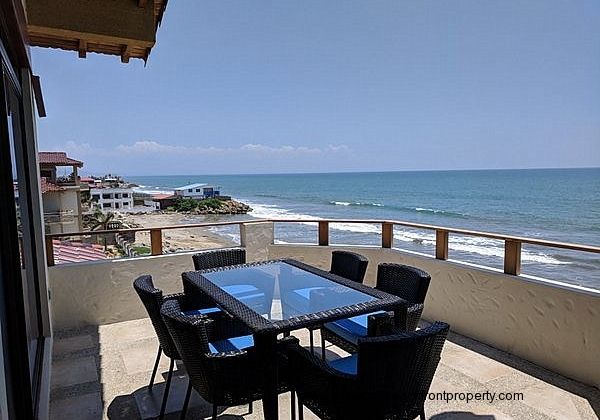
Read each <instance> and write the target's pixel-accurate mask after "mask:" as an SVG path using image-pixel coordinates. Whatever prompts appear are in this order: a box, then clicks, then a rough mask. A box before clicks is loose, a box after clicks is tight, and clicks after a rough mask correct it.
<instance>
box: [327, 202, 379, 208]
mask: <svg viewBox="0 0 600 420" xmlns="http://www.w3.org/2000/svg"><path fill="white" fill-rule="evenodd" d="M329 204H333V205H334V206H371V207H384V205H383V204H381V203H361V202H360V201H355V202H350V201H330V202H329Z"/></svg>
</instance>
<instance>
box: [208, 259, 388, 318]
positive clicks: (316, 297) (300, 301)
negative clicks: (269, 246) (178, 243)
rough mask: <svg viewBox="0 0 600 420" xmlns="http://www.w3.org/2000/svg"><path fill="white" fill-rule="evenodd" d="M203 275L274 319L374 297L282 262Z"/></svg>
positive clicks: (252, 307) (257, 311)
mask: <svg viewBox="0 0 600 420" xmlns="http://www.w3.org/2000/svg"><path fill="white" fill-rule="evenodd" d="M203 276H204V277H206V278H207V279H208V280H210V281H211V282H213V283H214V284H216V285H217V286H219V287H220V288H222V289H223V290H225V291H226V292H227V293H229V294H230V295H232V296H233V297H235V298H237V299H238V300H240V301H241V302H243V303H244V304H245V305H246V306H248V307H249V308H250V309H252V310H253V311H255V312H256V313H258V314H261V315H262V316H264V317H265V318H268V319H271V320H274V321H279V320H285V319H290V318H294V317H297V316H300V315H306V314H310V313H315V312H321V311H326V310H330V309H335V308H339V307H343V306H348V305H355V304H359V303H366V302H371V301H373V300H376V299H377V298H376V297H373V296H371V295H368V294H366V293H363V292H359V291H358V290H355V289H352V288H350V287H346V286H343V285H341V284H339V283H336V282H334V281H331V280H328V279H326V278H325V277H321V276H318V275H316V274H313V273H310V272H308V271H306V270H303V269H301V268H298V267H295V266H293V265H290V264H287V263H284V262H274V263H269V264H264V265H258V266H253V267H244V268H236V269H230V270H223V271H216V272H212V273H207V274H203Z"/></svg>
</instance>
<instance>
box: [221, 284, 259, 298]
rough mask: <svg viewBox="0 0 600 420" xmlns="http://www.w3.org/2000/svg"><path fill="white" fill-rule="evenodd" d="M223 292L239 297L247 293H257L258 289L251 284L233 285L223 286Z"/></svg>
mask: <svg viewBox="0 0 600 420" xmlns="http://www.w3.org/2000/svg"><path fill="white" fill-rule="evenodd" d="M222 289H223V290H225V291H226V292H227V293H229V294H230V295H231V296H235V297H238V296H239V295H243V294H245V293H255V292H258V289H257V288H256V287H254V286H252V285H250V284H232V285H230V286H223V287H222Z"/></svg>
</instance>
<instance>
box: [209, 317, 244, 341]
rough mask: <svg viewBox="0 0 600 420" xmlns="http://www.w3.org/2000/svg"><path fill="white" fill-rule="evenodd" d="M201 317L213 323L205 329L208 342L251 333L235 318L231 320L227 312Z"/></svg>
mask: <svg viewBox="0 0 600 420" xmlns="http://www.w3.org/2000/svg"><path fill="white" fill-rule="evenodd" d="M202 316H204V317H208V318H210V319H211V320H212V321H213V322H211V323H210V325H209V327H208V329H207V330H208V331H207V333H208V340H209V341H218V340H224V339H226V338H231V337H239V336H241V335H249V334H251V333H252V332H251V331H250V329H249V328H248V327H247V326H246V324H244V323H243V322H242V321H240V320H239V319H237V318H233V317H232V316H231V315H230V314H229V313H227V312H224V311H219V312H214V313H211V314H209V315H202Z"/></svg>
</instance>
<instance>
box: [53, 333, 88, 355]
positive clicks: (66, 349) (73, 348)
mask: <svg viewBox="0 0 600 420" xmlns="http://www.w3.org/2000/svg"><path fill="white" fill-rule="evenodd" d="M97 345H98V344H97V343H96V342H94V339H93V338H92V336H91V335H89V334H86V335H77V336H74V337H68V338H62V339H58V340H55V341H54V343H53V345H52V351H53V353H54V354H55V355H62V354H65V353H75V352H77V351H80V350H85V349H91V348H94V347H97Z"/></svg>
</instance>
